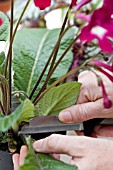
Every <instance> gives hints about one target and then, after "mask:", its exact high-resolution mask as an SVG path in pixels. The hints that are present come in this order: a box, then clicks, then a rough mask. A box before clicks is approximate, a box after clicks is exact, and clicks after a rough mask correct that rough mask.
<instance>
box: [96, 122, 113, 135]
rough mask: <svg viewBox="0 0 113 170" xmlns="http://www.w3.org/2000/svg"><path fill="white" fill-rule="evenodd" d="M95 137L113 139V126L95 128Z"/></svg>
mask: <svg viewBox="0 0 113 170" xmlns="http://www.w3.org/2000/svg"><path fill="white" fill-rule="evenodd" d="M93 133H94V135H96V136H103V137H113V126H102V125H98V126H96V127H95V128H94V132H93Z"/></svg>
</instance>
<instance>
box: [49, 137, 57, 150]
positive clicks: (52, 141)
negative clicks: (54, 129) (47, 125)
mask: <svg viewBox="0 0 113 170" xmlns="http://www.w3.org/2000/svg"><path fill="white" fill-rule="evenodd" d="M47 140H48V141H47V145H48V148H50V149H52V148H54V147H55V146H56V144H57V142H58V140H59V137H58V135H57V134H52V135H51V136H49V137H48V139H47Z"/></svg>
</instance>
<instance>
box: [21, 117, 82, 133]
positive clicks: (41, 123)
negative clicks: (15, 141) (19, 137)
mask: <svg viewBox="0 0 113 170" xmlns="http://www.w3.org/2000/svg"><path fill="white" fill-rule="evenodd" d="M69 130H83V123H73V124H72V123H69V124H65V123H62V122H60V121H59V119H58V117H57V116H42V117H34V118H33V119H31V120H30V123H29V125H26V126H24V127H23V128H22V130H21V131H20V132H19V134H23V135H24V134H36V133H47V132H58V131H69Z"/></svg>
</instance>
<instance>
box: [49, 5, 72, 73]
mask: <svg viewBox="0 0 113 170" xmlns="http://www.w3.org/2000/svg"><path fill="white" fill-rule="evenodd" d="M71 8H72V3H71V5H70V6H69V8H68V11H67V13H66V16H65V19H64V22H63V25H62V28H61V31H60V34H59V36H60V35H61V34H62V33H63V31H64V29H65V26H66V23H67V21H68V15H69V12H70V10H71ZM59 46H60V43H59V44H58V47H57V48H56V51H55V53H54V56H53V59H52V62H51V65H50V68H49V71H48V75H49V73H50V72H51V69H52V68H53V66H54V64H55V61H56V58H57V54H58V50H59Z"/></svg>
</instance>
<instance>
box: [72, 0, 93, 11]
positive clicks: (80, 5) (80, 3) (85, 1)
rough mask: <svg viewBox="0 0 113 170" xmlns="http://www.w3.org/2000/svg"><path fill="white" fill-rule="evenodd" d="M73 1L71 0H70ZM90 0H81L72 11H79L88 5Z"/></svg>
mask: <svg viewBox="0 0 113 170" xmlns="http://www.w3.org/2000/svg"><path fill="white" fill-rule="evenodd" d="M72 1H73V0H72ZM91 1H92V0H81V1H80V2H79V3H78V4H77V5H76V7H75V8H74V11H76V10H79V9H80V8H81V7H82V6H84V5H86V4H88V3H89V2H91Z"/></svg>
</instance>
